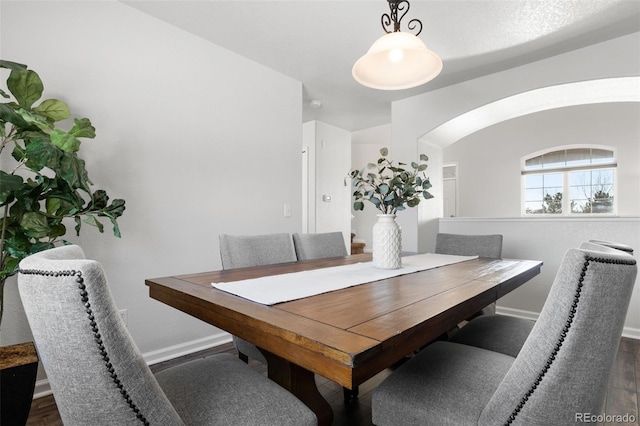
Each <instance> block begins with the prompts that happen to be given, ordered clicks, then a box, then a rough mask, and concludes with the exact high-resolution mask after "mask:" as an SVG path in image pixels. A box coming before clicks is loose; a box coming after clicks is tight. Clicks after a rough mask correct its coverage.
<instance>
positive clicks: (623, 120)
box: [444, 102, 640, 217]
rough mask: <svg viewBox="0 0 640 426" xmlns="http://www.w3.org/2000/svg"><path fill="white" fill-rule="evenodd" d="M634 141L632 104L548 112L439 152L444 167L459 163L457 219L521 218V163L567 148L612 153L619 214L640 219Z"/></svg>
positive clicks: (636, 107) (639, 146)
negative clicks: (608, 149) (588, 147)
mask: <svg viewBox="0 0 640 426" xmlns="http://www.w3.org/2000/svg"><path fill="white" fill-rule="evenodd" d="M639 141H640V104H639V103H633V102H627V103H606V104H593V105H581V106H573V107H565V108H559V109H553V110H548V111H543V112H538V113H535V114H530V115H526V116H523V117H519V118H516V119H512V120H508V121H505V122H502V123H499V124H496V125H494V126H491V127H488V128H486V129H483V130H480V131H478V132H476V133H474V134H472V135H470V136H468V137H466V138H463V139H461V140H459V141H457V142H456V143H454V144H451V145H449V146H448V147H447V148H445V149H444V159H445V162H453V161H456V162H458V185H459V206H458V207H459V210H458V216H462V217H465V216H466V217H518V216H520V212H521V201H520V200H521V198H520V196H519V193H520V186H521V179H520V170H521V169H520V159H521V158H522V157H523V156H525V155H528V154H532V153H534V152H536V151H540V150H543V149H547V148H553V147H556V146H562V145H570V144H598V145H606V146H611V147H613V148H614V149H615V151H616V157H617V161H618V175H617V181H616V186H617V200H618V214H619V215H620V216H631V215H640V193H639V189H638V188H639V186H640V167H638V165H639V162H640V143H639Z"/></svg>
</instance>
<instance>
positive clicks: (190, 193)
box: [0, 1, 302, 360]
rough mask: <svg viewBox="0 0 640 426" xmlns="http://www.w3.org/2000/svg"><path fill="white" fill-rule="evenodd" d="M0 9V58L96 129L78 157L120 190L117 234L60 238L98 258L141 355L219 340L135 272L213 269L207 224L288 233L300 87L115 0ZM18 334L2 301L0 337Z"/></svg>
mask: <svg viewBox="0 0 640 426" xmlns="http://www.w3.org/2000/svg"><path fill="white" fill-rule="evenodd" d="M0 8H1V9H0V12H1V16H2V17H1V19H2V20H1V22H0V39H1V45H0V49H1V50H0V53H1V56H2V59H6V60H12V61H16V62H21V63H25V64H28V65H29V66H30V68H32V69H34V70H35V71H37V72H38V73H39V75H40V76H41V78H42V79H43V81H44V84H45V90H46V96H47V97H57V98H60V99H62V100H64V101H66V102H68V104H69V105H70V107H71V109H72V111H75V113H77V114H78V115H80V116H86V117H89V118H90V119H91V120H92V122H93V124H94V125H95V127H96V129H97V138H96V139H95V140H93V141H87V142H85V143H84V144H83V146H82V148H81V151H80V154H81V156H82V157H83V158H84V159H86V162H87V169H88V171H89V174H90V177H91V179H92V180H93V181H94V182H95V183H96V189H97V188H103V189H105V190H107V192H108V193H109V194H110V195H111V196H112V197H114V198H124V199H125V200H126V203H127V207H126V211H125V213H124V216H123V217H122V218H121V220H120V221H119V223H120V227H121V231H122V239H117V238H115V237H113V236H112V235H110V229H109V227H107V228H108V229H107V230H106V231H105V234H104V235H100V234H99V233H98V232H97V231H96V230H95V229H94V228H90V227H87V228H86V229H84V230H83V234H82V236H81V237H80V238H75V237H74V236H73V235H70V236H69V239H70V240H71V241H73V242H79V243H80V244H81V245H82V246H83V247H84V249H85V251H86V253H87V256H88V257H90V258H95V259H98V260H99V261H100V262H101V263H102V264H103V266H104V267H105V270H106V271H107V274H108V276H109V279H110V284H111V290H112V292H113V295H114V298H115V301H116V304H117V305H118V306H119V308H124V309H128V320H129V330H130V332H131V334H132V335H133V338H134V339H135V342H136V343H137V345H138V346H139V348H140V349H141V351H142V352H143V353H145V354H146V355H147V358H148V359H152V360H154V359H155V360H157V359H161V358H163V357H164V356H170V355H175V354H178V353H180V352H181V351H186V350H190V349H197V348H198V346H206V345H212V344H217V343H219V342H221V341H225V340H226V339H228V338H229V337H228V334H226V333H222V332H221V331H220V330H217V329H215V328H213V327H211V326H209V325H208V324H205V323H203V322H201V321H199V320H196V319H192V318H191V317H189V316H187V315H185V314H183V313H181V312H178V311H177V310H175V309H173V308H169V307H167V306H165V305H163V304H161V303H159V302H156V301H154V300H151V299H150V298H149V296H148V290H147V287H146V286H145V285H144V280H145V278H151V277H159V276H165V275H174V274H180V273H188V272H196V271H205V270H213V269H219V268H220V267H221V264H220V260H219V259H220V256H219V251H218V235H219V234H221V233H230V234H259V233H270V232H299V231H300V229H301V212H300V210H301V209H300V206H301V183H300V181H301V179H300V175H301V166H300V141H301V138H302V124H301V122H302V111H301V110H302V105H301V104H302V102H301V100H302V85H301V83H300V82H298V81H295V80H293V79H291V78H289V77H286V76H284V75H282V74H279V73H277V72H275V71H273V70H270V69H268V68H265V67H263V66H261V65H259V64H256V63H254V62H251V61H249V60H247V59H245V58H243V57H240V56H238V55H236V54H234V53H231V52H229V51H227V50H225V49H222V48H219V47H217V46H215V45H212V44H211V43H208V42H205V41H204V40H202V39H200V38H198V37H196V36H194V35H191V34H188V33H186V32H184V31H181V30H179V29H176V28H174V27H172V26H170V25H168V24H166V23H163V22H161V21H159V20H157V19H154V18H151V17H149V16H147V15H144V14H142V13H140V12H139V11H137V10H135V9H133V8H130V7H129V6H126V5H125V4H122V3H120V2H111V1H109V2H69V1H42V2H37V1H30V2H14V1H3V2H1V3H0ZM2 77H3V78H2V81H3V82H4V81H5V80H6V74H3V75H2ZM3 155H4V154H3ZM2 161H3V164H4V161H9V160H7V159H3V160H2ZM285 203H290V204H291V206H292V209H293V211H292V217H291V218H284V217H283V216H284V215H283V205H284V204H285ZM71 229H72V227H71ZM7 287H8V288H7V294H6V296H7V299H6V300H5V303H6V304H7V305H10V306H11V305H12V306H14V307H16V306H18V305H19V304H20V302H19V300H18V296H17V294H16V291H15V285H14V282H11V281H10V282H9V283H8V285H7ZM18 311H19V310H18ZM29 337H30V336H29V332H28V326H27V324H26V323H25V321H24V317H23V315H22V314H21V313H20V312H16V309H13V310H9V311H8V312H7V313H6V316H5V318H4V321H3V332H2V341H3V344H10V343H14V342H20V341H26V340H28V338H29ZM183 345H186V346H183Z"/></svg>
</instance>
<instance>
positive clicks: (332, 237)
mask: <svg viewBox="0 0 640 426" xmlns="http://www.w3.org/2000/svg"><path fill="white" fill-rule="evenodd" d="M293 246H294V247H295V250H296V256H297V258H298V260H309V259H324V258H327V257H341V256H346V255H347V254H348V253H347V247H346V246H345V245H344V237H343V235H342V232H324V233H320V234H293Z"/></svg>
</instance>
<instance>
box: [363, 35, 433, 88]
mask: <svg viewBox="0 0 640 426" xmlns="http://www.w3.org/2000/svg"><path fill="white" fill-rule="evenodd" d="M440 71H442V60H441V59H440V58H439V57H438V55H436V54H435V53H433V52H432V51H431V50H429V49H427V46H425V44H424V43H423V42H422V40H420V39H419V38H418V37H416V36H414V35H413V34H409V33H403V32H400V31H398V32H393V33H389V34H385V35H384V36H382V37H380V38H379V39H378V40H376V42H375V43H373V45H372V46H371V48H370V49H369V51H368V52H367V54H366V55H364V56H363V57H361V58H360V59H358V61H357V62H356V63H355V64H354V65H353V69H352V71H351V73H352V74H353V78H355V79H356V81H357V82H358V83H360V84H362V85H364V86H367V87H371V88H373V89H380V90H400V89H409V88H411V87H416V86H419V85H421V84H424V83H426V82H427V81H430V80H433V79H434V78H435V77H436V76H437V75H438V74H440Z"/></svg>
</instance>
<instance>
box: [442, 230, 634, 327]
mask: <svg viewBox="0 0 640 426" xmlns="http://www.w3.org/2000/svg"><path fill="white" fill-rule="evenodd" d="M439 222H440V231H441V232H449V233H454V234H479V233H482V234H502V235H503V237H504V239H503V247H502V256H503V257H504V258H512V259H535V260H541V261H543V263H544V264H543V266H542V270H541V272H540V275H538V276H537V277H535V278H533V279H532V280H530V281H528V282H527V283H525V284H524V285H522V286H521V287H519V288H518V289H517V290H515V291H513V292H511V293H509V294H507V295H506V296H504V297H503V298H501V299H500V300H499V301H498V309H497V310H498V312H500V313H506V314H509V315H516V316H521V317H525V318H530V319H536V318H537V315H538V313H540V311H541V310H542V306H543V305H544V302H545V300H546V298H547V294H548V293H549V289H550V288H551V284H552V283H553V280H554V278H555V275H556V272H557V271H558V268H559V267H560V262H561V261H562V257H563V256H564V254H565V252H566V251H567V250H568V249H570V248H573V247H578V246H579V245H580V244H581V243H582V242H584V241H588V240H590V239H599V240H608V241H616V242H620V243H623V244H626V245H628V246H630V247H633V248H634V249H635V250H636V253H637V252H638V247H640V218H617V219H616V218H579V219H570V218H567V219H554V218H542V219H530V218H515V219H509V218H498V219H490V218H454V219H440V221H439ZM607 314H608V313H607V312H603V315H607ZM623 334H624V335H626V336H629V337H633V338H635V339H640V276H638V277H637V278H636V285H635V289H634V292H633V294H632V296H631V303H630V304H629V311H628V313H627V318H626V321H625V325H624V331H623Z"/></svg>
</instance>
